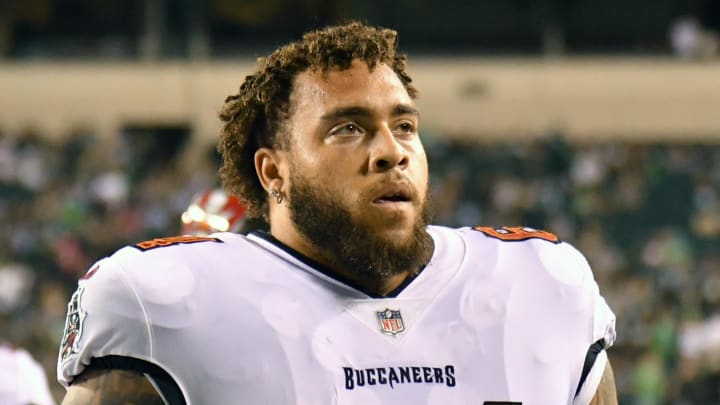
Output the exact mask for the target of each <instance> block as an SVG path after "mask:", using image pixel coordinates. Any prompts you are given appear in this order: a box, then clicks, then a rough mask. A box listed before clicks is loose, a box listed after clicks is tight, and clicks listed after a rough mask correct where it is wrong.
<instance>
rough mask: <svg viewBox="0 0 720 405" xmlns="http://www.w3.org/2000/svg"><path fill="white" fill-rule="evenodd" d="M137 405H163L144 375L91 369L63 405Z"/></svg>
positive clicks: (71, 391) (80, 378) (79, 380)
mask: <svg viewBox="0 0 720 405" xmlns="http://www.w3.org/2000/svg"><path fill="white" fill-rule="evenodd" d="M136 404H137V405H140V404H146V405H163V404H164V402H163V400H162V397H161V396H160V394H158V392H157V391H156V390H155V388H154V387H153V386H152V384H150V381H149V380H148V379H147V378H146V377H145V376H144V375H142V374H140V373H137V372H133V371H124V370H90V371H87V372H85V373H83V374H81V375H79V376H78V377H77V378H75V380H74V381H73V384H72V385H71V386H70V388H69V389H68V390H67V392H66V393H65V399H63V401H62V404H61V405H136Z"/></svg>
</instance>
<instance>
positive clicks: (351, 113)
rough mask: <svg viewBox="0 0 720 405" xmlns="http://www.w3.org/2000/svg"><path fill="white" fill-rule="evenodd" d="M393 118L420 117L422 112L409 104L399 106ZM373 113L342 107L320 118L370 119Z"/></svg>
mask: <svg viewBox="0 0 720 405" xmlns="http://www.w3.org/2000/svg"><path fill="white" fill-rule="evenodd" d="M391 114H392V116H398V115H415V116H419V115H420V112H419V111H418V109H417V108H415V107H413V106H411V105H409V104H398V105H396V106H395V107H394V108H393V110H392V113H391ZM371 115H372V113H371V112H370V109H368V108H366V107H360V106H350V107H340V108H336V109H334V110H332V111H329V112H328V113H326V114H324V115H323V116H322V117H320V118H321V119H322V120H323V121H334V120H336V119H339V118H346V117H370V116H371Z"/></svg>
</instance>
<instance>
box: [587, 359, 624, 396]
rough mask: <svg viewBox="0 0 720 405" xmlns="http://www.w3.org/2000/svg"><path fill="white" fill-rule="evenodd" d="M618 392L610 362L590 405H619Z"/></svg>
mask: <svg viewBox="0 0 720 405" xmlns="http://www.w3.org/2000/svg"><path fill="white" fill-rule="evenodd" d="M617 403H618V400H617V392H616V391H615V375H614V374H613V370H612V367H611V366H610V361H609V360H608V362H607V365H606V366H605V371H604V372H603V376H602V379H600V385H598V389H597V391H596V392H595V396H594V397H593V399H592V401H590V404H589V405H617Z"/></svg>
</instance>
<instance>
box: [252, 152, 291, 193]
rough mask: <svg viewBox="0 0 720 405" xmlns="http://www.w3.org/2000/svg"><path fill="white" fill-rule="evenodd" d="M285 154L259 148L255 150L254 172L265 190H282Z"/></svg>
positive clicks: (284, 173) (284, 174)
mask: <svg viewBox="0 0 720 405" xmlns="http://www.w3.org/2000/svg"><path fill="white" fill-rule="evenodd" d="M285 165H286V164H285V155H284V153H283V152H282V151H279V150H277V149H270V148H260V149H258V150H257V151H255V172H256V173H257V176H258V179H260V184H262V186H263V188H264V189H265V191H268V192H269V191H270V190H278V191H282V188H283V185H284V183H285V176H286V175H287V174H286V173H287V171H286V170H285Z"/></svg>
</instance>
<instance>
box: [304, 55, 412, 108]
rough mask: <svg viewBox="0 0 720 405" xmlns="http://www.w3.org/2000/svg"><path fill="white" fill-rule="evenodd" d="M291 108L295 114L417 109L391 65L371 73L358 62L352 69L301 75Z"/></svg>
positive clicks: (377, 66) (312, 72)
mask: <svg viewBox="0 0 720 405" xmlns="http://www.w3.org/2000/svg"><path fill="white" fill-rule="evenodd" d="M290 104H291V106H292V109H293V110H295V112H301V111H304V110H316V111H317V110H325V109H330V108H337V107H340V106H345V105H353V106H363V107H367V108H370V109H373V108H383V107H386V106H387V107H394V106H396V105H397V104H408V105H414V103H413V101H412V98H411V97H410V95H408V93H407V90H406V89H405V86H403V84H402V82H401V81H400V78H399V77H398V76H397V74H396V73H395V72H394V71H393V70H392V69H391V68H390V67H389V66H387V65H385V64H378V65H376V66H375V68H374V69H373V70H372V71H371V70H370V69H369V68H368V66H367V64H366V63H365V62H361V61H354V62H353V64H352V66H351V67H350V68H349V69H345V70H338V69H331V70H328V71H326V72H322V71H317V70H312V71H305V72H302V73H300V74H299V75H298V76H297V77H296V78H295V82H294V83H293V90H292V93H291V95H290Z"/></svg>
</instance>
